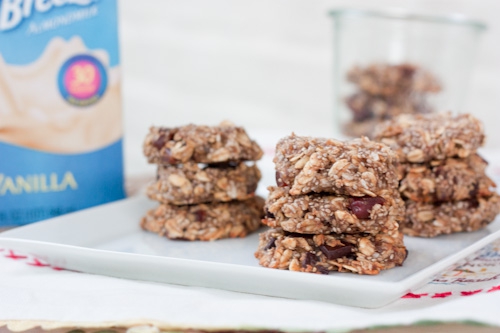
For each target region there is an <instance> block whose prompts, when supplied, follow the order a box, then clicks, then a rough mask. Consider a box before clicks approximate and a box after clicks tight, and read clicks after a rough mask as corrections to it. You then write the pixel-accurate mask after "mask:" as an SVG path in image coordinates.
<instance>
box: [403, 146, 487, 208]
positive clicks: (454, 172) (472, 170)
mask: <svg viewBox="0 0 500 333" xmlns="http://www.w3.org/2000/svg"><path fill="white" fill-rule="evenodd" d="M487 165H488V163H487V162H486V161H485V160H484V159H482V158H481V157H480V156H479V155H477V154H472V155H469V157H466V158H464V159H458V158H447V159H445V160H434V161H431V162H429V163H427V164H401V166H400V167H399V169H400V177H401V178H402V179H401V182H400V186H399V191H400V192H401V195H402V196H403V197H404V198H408V199H410V200H413V201H417V202H428V203H429V202H444V201H460V200H467V199H474V198H476V197H489V196H491V195H492V194H493V191H492V188H494V187H496V184H495V183H494V182H493V180H491V179H490V178H489V177H488V176H487V175H486V173H485V169H486V166H487Z"/></svg>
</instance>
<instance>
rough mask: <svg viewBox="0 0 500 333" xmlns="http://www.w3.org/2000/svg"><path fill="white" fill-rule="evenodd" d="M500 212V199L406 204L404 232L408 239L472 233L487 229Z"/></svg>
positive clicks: (402, 228) (410, 202)
mask: <svg viewBox="0 0 500 333" xmlns="http://www.w3.org/2000/svg"><path fill="white" fill-rule="evenodd" d="M499 212H500V197H499V196H498V194H496V193H495V194H493V195H492V196H491V197H478V198H474V199H469V200H464V201H454V202H451V201H450V202H443V203H438V204H429V203H418V202H413V201H407V202H406V219H405V221H404V222H402V223H401V231H402V232H403V233H405V234H407V235H409V236H420V237H435V236H438V235H441V234H451V233H455V232H463V231H465V232H470V231H476V230H479V229H482V228H484V227H486V226H487V225H488V224H489V223H491V222H492V221H493V220H494V219H495V217H496V216H497V214H498V213H499Z"/></svg>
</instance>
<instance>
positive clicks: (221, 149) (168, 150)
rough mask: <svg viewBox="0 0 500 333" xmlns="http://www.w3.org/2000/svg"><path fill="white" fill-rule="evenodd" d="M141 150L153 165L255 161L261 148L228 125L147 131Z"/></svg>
mask: <svg viewBox="0 0 500 333" xmlns="http://www.w3.org/2000/svg"><path fill="white" fill-rule="evenodd" d="M143 149H144V155H145V156H146V157H147V159H148V162H149V163H156V164H179V163H186V162H195V163H207V164H210V163H220V162H228V161H256V160H259V159H260V158H261V157H262V150H261V148H260V147H259V145H258V144H257V143H256V142H255V141H252V140H250V138H249V137H248V135H247V133H246V132H245V130H244V129H243V128H242V127H237V126H234V125H232V124H229V123H222V124H220V125H219V126H212V127H211V126H197V125H192V124H190V125H186V126H183V127H175V128H166V127H151V128H150V131H149V134H148V135H147V136H146V139H145V141H144V145H143Z"/></svg>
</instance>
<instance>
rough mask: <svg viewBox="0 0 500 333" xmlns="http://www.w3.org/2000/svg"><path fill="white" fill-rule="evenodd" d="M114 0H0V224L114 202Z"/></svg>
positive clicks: (118, 175) (119, 180) (117, 136)
mask: <svg viewBox="0 0 500 333" xmlns="http://www.w3.org/2000/svg"><path fill="white" fill-rule="evenodd" d="M116 14H117V8H116V0H0V156H1V162H0V226H12V225H22V224H26V223H30V222H33V221H37V220H41V219H45V218H49V217H53V216H57V215H61V214H64V213H67V212H72V211H76V210H79V209H83V208H87V207H91V206H94V205H97V204H101V203H105V202H109V201H113V200H117V199H121V198H123V197H124V191H123V162H122V123H121V122H122V119H121V101H120V68H119V54H118V36H117V20H116Z"/></svg>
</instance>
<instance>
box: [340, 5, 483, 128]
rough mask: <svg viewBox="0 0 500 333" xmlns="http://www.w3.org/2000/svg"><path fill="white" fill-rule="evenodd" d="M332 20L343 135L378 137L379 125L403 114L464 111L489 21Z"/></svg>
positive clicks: (381, 16)
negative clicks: (376, 133) (481, 35)
mask: <svg viewBox="0 0 500 333" xmlns="http://www.w3.org/2000/svg"><path fill="white" fill-rule="evenodd" d="M330 15H331V17H332V18H333V21H334V70H335V73H334V75H335V86H334V89H335V101H334V107H335V110H334V112H335V121H336V125H337V126H336V129H337V130H338V133H335V134H336V135H339V136H342V135H343V136H360V135H367V136H370V135H371V132H372V130H373V128H374V126H376V124H377V123H379V122H380V121H383V120H385V119H388V118H391V117H393V116H396V115H398V114H401V113H429V112H441V111H452V112H457V113H458V112H461V111H464V110H462V108H463V105H464V101H465V96H466V93H467V84H468V82H469V78H470V75H471V72H472V68H473V63H474V56H475V53H476V49H477V46H478V42H479V35H480V34H481V32H482V31H484V30H485V28H486V26H485V25H484V24H483V23H481V22H478V21H474V20H470V19H467V18H465V17H463V16H459V15H451V16H446V17H431V16H422V15H414V14H410V13H406V12H401V11H385V12H375V11H365V10H351V9H339V10H333V11H331V12H330Z"/></svg>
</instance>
